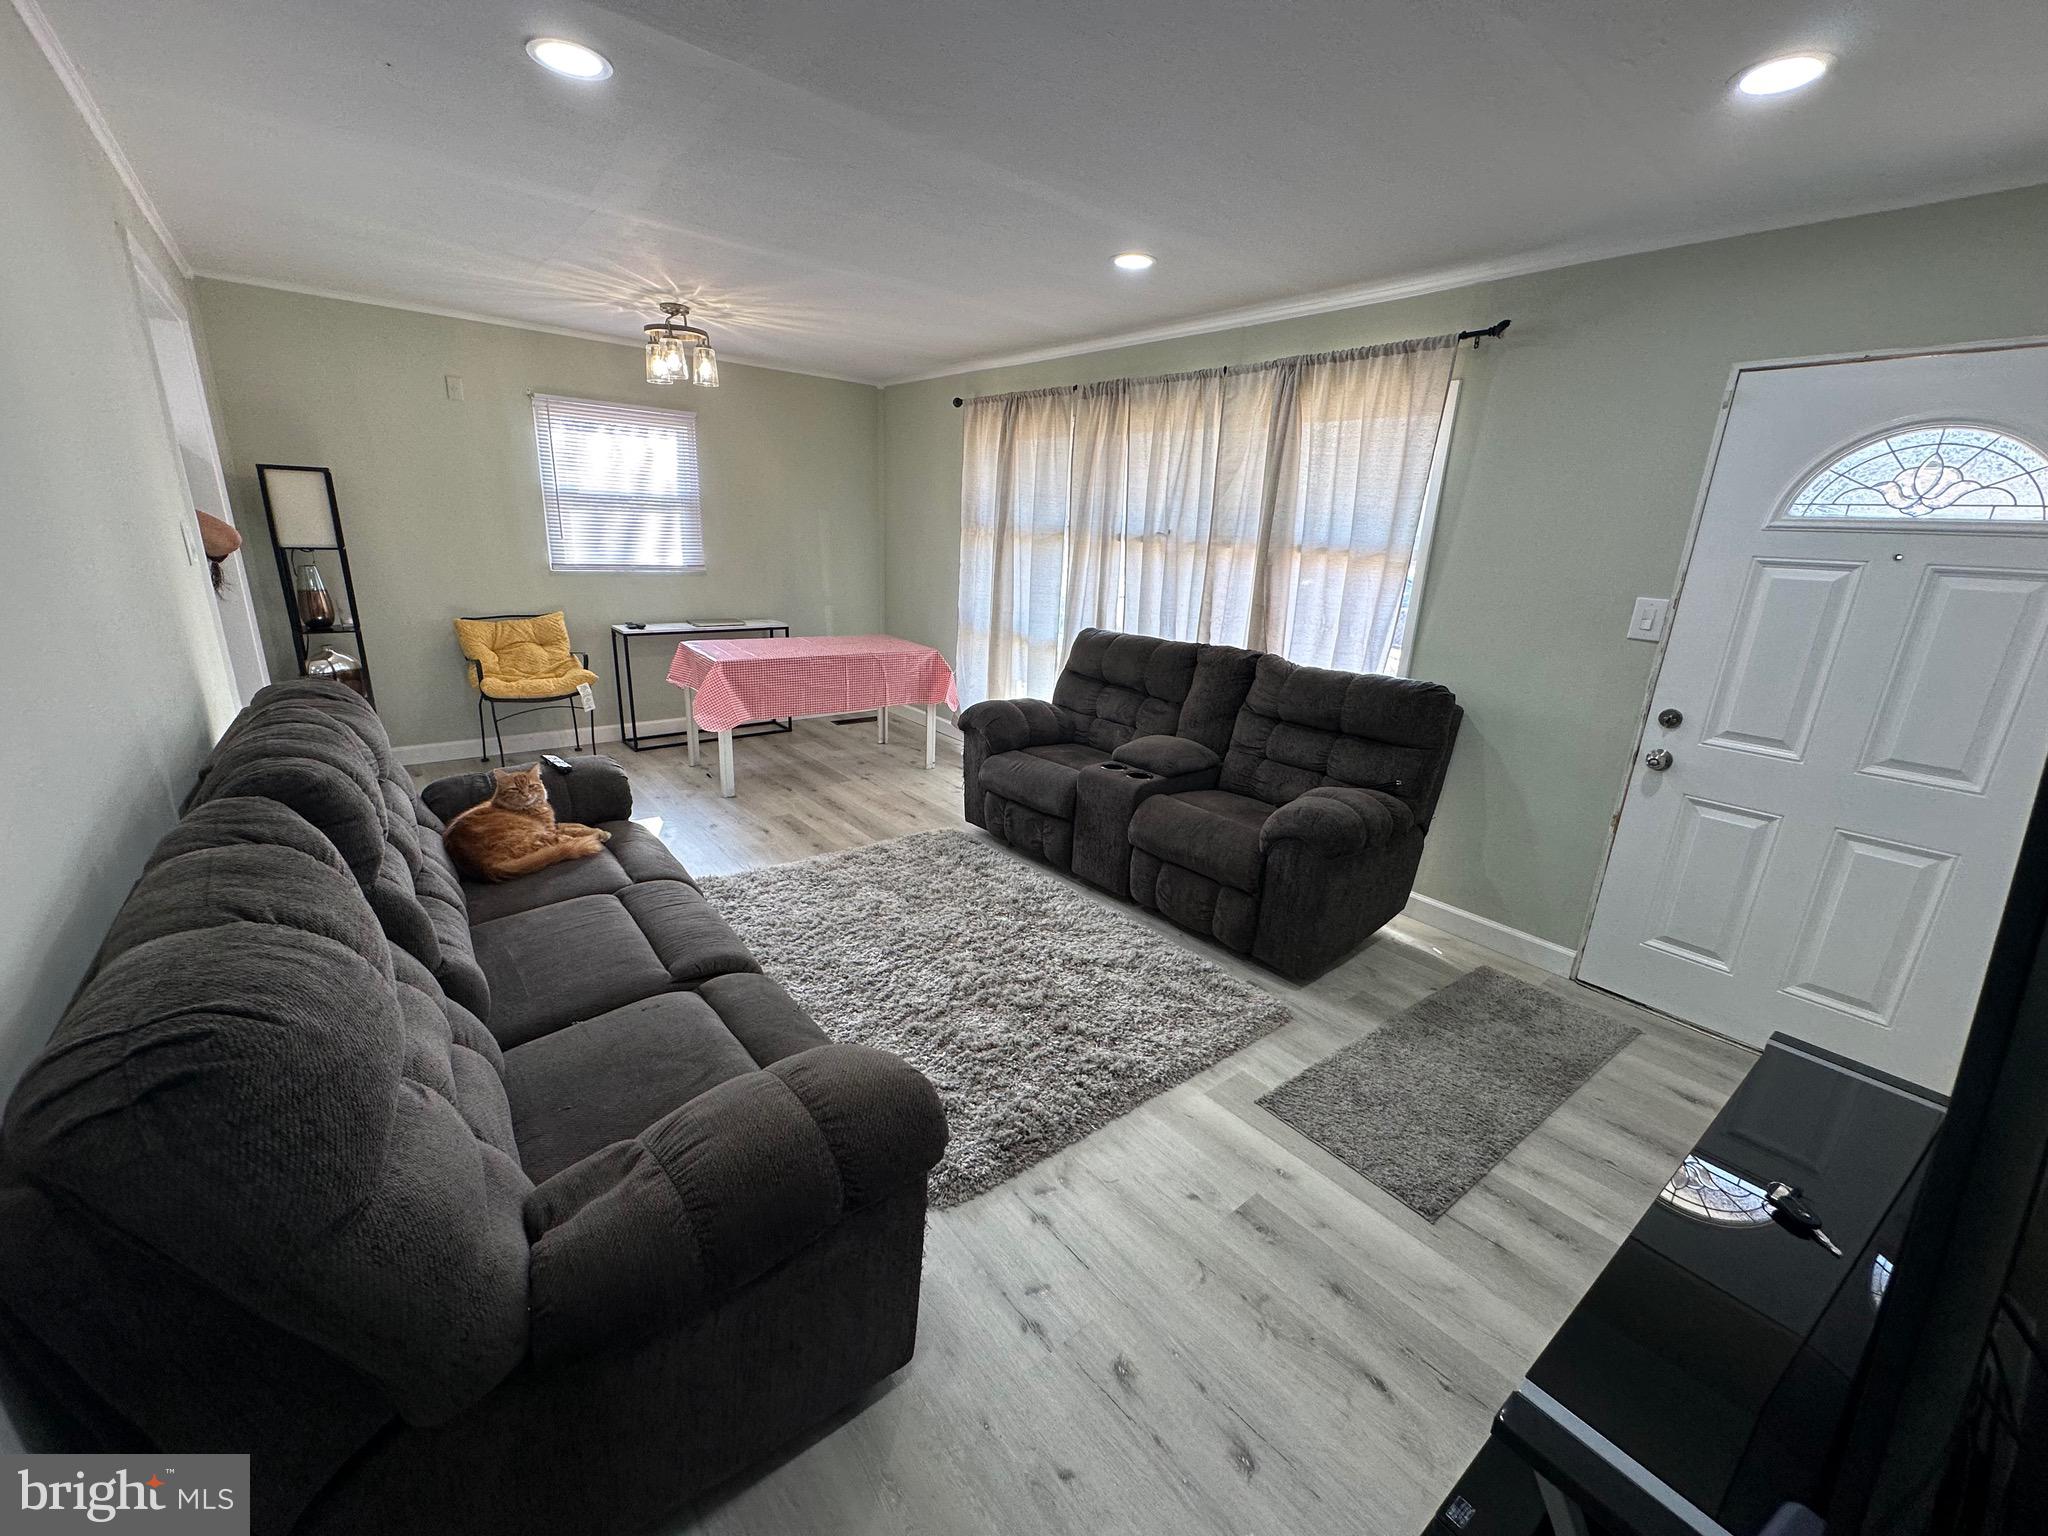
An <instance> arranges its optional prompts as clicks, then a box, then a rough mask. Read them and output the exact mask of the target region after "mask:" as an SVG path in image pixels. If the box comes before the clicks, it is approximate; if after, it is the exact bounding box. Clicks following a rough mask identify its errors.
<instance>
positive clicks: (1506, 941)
mask: <svg viewBox="0 0 2048 1536" xmlns="http://www.w3.org/2000/svg"><path fill="white" fill-rule="evenodd" d="M1405 915H1406V916H1409V917H1412V918H1414V919H1415V921H1417V922H1418V923H1427V924H1429V926H1430V927H1432V928H1441V929H1443V931H1444V932H1445V933H1448V934H1453V935H1455V936H1456V937H1458V938H1461V939H1470V940H1471V941H1472V942H1473V943H1474V944H1484V945H1485V946H1486V947H1487V948H1488V949H1497V950H1499V951H1500V952H1501V953H1502V954H1504V955H1507V956H1508V957H1510V958H1511V959H1515V960H1520V961H1522V962H1523V963H1524V964H1525V965H1534V966H1538V967H1540V968H1542V969H1543V970H1546V971H1549V972H1550V973H1551V974H1552V975H1554V976H1569V975H1570V974H1571V970H1572V960H1573V959H1574V958H1575V957H1576V954H1577V952H1576V951H1575V950H1571V949H1567V948H1566V947H1565V946H1564V945H1562V944H1553V943H1552V942H1551V941H1550V940H1548V939H1539V938H1538V937H1536V935H1535V934H1533V933H1525V932H1523V931H1522V930H1521V929H1520V928H1510V927H1509V926H1508V925H1507V924H1506V923H1497V922H1495V921H1494V920H1493V919H1492V918H1490V917H1481V916H1480V915H1479V914H1478V913H1477V912H1467V911H1466V910H1465V909H1464V908H1463V907H1454V906H1452V905H1451V904H1450V903H1449V902H1447V901H1438V900H1437V899H1436V898H1435V897H1434V896H1424V895H1421V894H1419V893H1417V894H1411V895H1410V896H1409V898H1408V905H1407V907H1406V908H1405Z"/></svg>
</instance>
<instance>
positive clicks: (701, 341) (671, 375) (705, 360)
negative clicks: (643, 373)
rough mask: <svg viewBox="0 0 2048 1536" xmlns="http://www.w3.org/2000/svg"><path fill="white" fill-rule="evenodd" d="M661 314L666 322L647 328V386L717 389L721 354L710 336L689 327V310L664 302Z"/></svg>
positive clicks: (671, 300)
mask: <svg viewBox="0 0 2048 1536" xmlns="http://www.w3.org/2000/svg"><path fill="white" fill-rule="evenodd" d="M661 312H662V314H664V315H665V316H667V318H666V319H663V320H657V321H655V322H654V324H652V325H650V326H648V327H647V382H648V383H650V384H695V385H697V386H698V387H699V388H700V389H716V388H718V354H717V353H716V352H714V351H712V350H711V337H710V334H709V333H708V332H706V331H705V329H704V328H703V327H702V326H700V325H692V324H690V306H689V305H687V304H684V303H680V302H678V301H677V300H674V299H664V300H663V301H662V305H661Z"/></svg>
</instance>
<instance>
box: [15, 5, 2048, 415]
mask: <svg viewBox="0 0 2048 1536" xmlns="http://www.w3.org/2000/svg"><path fill="white" fill-rule="evenodd" d="M41 5H42V9H43V11H44V12H45V13H47V16H48V19H49V21H50V23H51V24H52V25H53V26H54V29H55V32H56V34H57V36H58V38H59V39H60V41H61V43H62V44H63V46H64V47H65V48H66V49H67V50H68V51H69V53H70V54H71V56H72V57H73V59H74V60H75V61H76V64H77V66H78V69H79V71H80V73H81V75H82V77H83V80H84V83H85V85H86V87H87V89H88V91H89V92H90V94H91V95H92V96H93V97H94V98H95V99H96V100H97V102H98V104H99V106H100V107H101V109H102V110H103V112H104V114H105V116H106V119H107V121H108V123H109V125H110V126H111V128H112V130H113V133H114V136H115V138H116V139H117V140H118V142H119V143H120V145H121V146H122V148H123V149H125V151H126V152H127V155H128V158H129V159H130V160H131V161H132V162H133V164H134V166H135V169H136V171H137V173H138V175H139V177H140V179H141V182H142V185H143V186H144V187H145V188H146V190H147V192H148V194H149V195H150V197H151V199H152V200H153V201H154V202H155V204H156V205H157V207H158V208H159V209H160V210H161V212H162V215H163V217H164V219H165V220H166V222H167V223H168V226H169V229H170V231H171V233H172V235H173V236H174V237H175V240H176V243H177V245H178V246H179V248H180V249H181V250H182V252H183V254H184V256H185V258H186V259H187V260H188V261H189V262H190V264H191V265H192V266H193V267H194V268H195V269H197V270H198V271H201V272H205V273H210V274H214V275H220V276H230V277H238V278H244V279H249V280H254V281H259V282H268V283H277V284H282V285H288V286H295V287H305V288H310V289H314V290H320V291H330V292H335V293H341V294H347V295H352V296H359V297H362V298H367V299H373V300H382V301H386V302H393V303H402V304H413V305H418V306H421V307H427V308H438V309H444V310H448V311H453V312H463V313H474V314H479V315H485V316H493V317H500V318H504V319H509V320H515V321H521V322H526V323H533V324H542V325H549V326H560V327H566V328H569V329H573V330H577V331H585V332H597V333H603V334H606V335H614V336H619V337H622V338H623V337H632V336H635V335H637V333H638V327H639V326H640V325H641V324H642V323H644V322H645V321H646V320H648V319H651V318H653V315H652V314H651V312H650V311H651V300H652V299H653V298H654V297H656V296H657V295H664V294H667V293H670V292H675V293H679V294H681V295H683V296H685V297H688V298H690V299H691V300H692V301H693V302H694V303H697V304H698V305H699V308H698V317H699V318H700V319H703V320H705V321H707V322H708V323H709V325H710V327H711V329H712V332H713V336H714V339H715V340H716V341H717V342H718V343H719V345H720V350H721V352H722V353H723V354H725V355H727V356H729V357H731V358H734V359H736V360H742V361H752V362H759V363H765V364H769V365H772V366H777V367H785V368H796V369H803V370H809V371H814V372H820V373H830V374H835V375H840V376H843V377H849V378H859V379H867V380H884V379H896V378H904V377H913V376H917V375H921V374H930V373H935V372H938V371H940V370H942V369H943V368H945V367H947V366H948V365H953V364H959V363H966V362H974V361H981V360H985V359H988V358H991V357H996V356H1002V355H1006V354H1012V353H1018V352H1028V351H1038V350H1045V349H1051V348H1056V347H1060V346H1064V345H1069V344H1074V343H1079V342H1085V341H1091V340H1095V339H1098V338H1109V337H1120V336H1124V335H1127V334H1131V333H1137V332H1144V331H1147V330H1155V329H1161V328H1171V327H1176V326H1179V327H1183V328H1187V329H1194V328H1199V327H1200V326H1201V325H1202V323H1203V322H1205V321H1213V320H1215V319H1217V318H1219V317H1221V316H1222V315H1224V314H1225V313H1229V312H1234V311H1237V310H1240V309H1245V308H1247V307H1262V308H1263V309H1264V310H1266V311H1269V312H1270V311H1271V310H1273V309H1274V308H1275V307H1278V308H1281V309H1285V308H1287V307H1289V306H1290V305H1292V306H1300V307H1306V303H1307V301H1309V300H1311V299H1312V298H1315V297H1316V296H1320V295H1326V294H1333V293H1338V292H1361V293H1362V292H1367V291H1371V290H1374V289H1376V288H1378V287H1381V286H1387V287H1395V286H1399V285H1403V284H1409V283H1413V284H1416V285H1418V286H1420V285H1421V284H1422V283H1424V282H1426V281H1427V280H1428V279H1430V278H1432V277H1442V276H1447V275H1450V274H1454V273H1455V274H1465V273H1470V272H1474V271H1486V270H1503V269H1505V270H1515V269H1520V270H1527V269H1529V268H1532V267H1536V266H1545V265H1553V264H1558V263H1561V262H1563V261H1566V260H1571V259H1576V258H1579V257H1583V256H1588V255H1596V254H1604V253H1609V252H1615V251H1621V250H1632V249H1645V248H1650V247H1654V246H1661V245H1675V244H1680V243H1683V242H1685V241H1688V240H1694V239H1701V238H1707V237H1711V236H1715V235H1721V234H1728V233H1733V232H1737V231H1743V230H1752V229H1762V228H1769V227H1773V226H1778V225H1785V224H1794V223H1802V222H1807V221H1810V220H1815V219H1821V218H1827V217H1832V216H1835V215H1839V214H1845V213H1854V212H1860V211H1864V210H1868V209H1873V208H1879V207H1890V206H1896V205H1900V204H1905V203H1917V202H1932V201H1935V200H1937V199H1941V198H1946V197H1954V196H1961V195H1964V194H1967V193H1970V192H1975V191H1984V190H1991V189H1993V188H1997V187H2005V186H2016V185H2021V184H2024V183H2028V182H2034V181H2041V180H2044V179H2048V110H2044V107H2048V96H2044V94H2043V81H2044V74H2048V3H2043V0H1939V3H1936V0H1121V3H1093V4H1089V3H1083V0H887V3H884V0H832V3H826V0H769V3H760V0H753V3H750V0H613V3H610V4H579V3H575V0H146V3H143V4H138V3H137V0H41ZM543 33H551V34H559V35H563V36H567V37H573V38H576V39H578V40H580V41H583V42H587V43H589V44H591V45H592V46H594V47H596V48H598V49H600V50H602V51H603V52H605V53H606V54H608V55H609V56H610V57H611V59H612V60H613V62H614V64H615V65H616V68H617V73H616V75H615V76H614V77H613V78H612V79H611V80H610V81H608V82H606V83H604V84H602V85H594V86H593V85H580V84H575V83H571V82H568V81H563V80H558V79H556V78H554V77H552V76H550V75H547V74H545V73H543V72H542V71H541V70H540V69H538V68H537V67H536V66H535V65H533V64H532V63H531V62H530V61H529V60H528V59H527V57H526V55H525V53H524V51H523V44H524V42H525V40H526V39H527V38H528V37H529V36H532V35H535V34H543ZM1796 48H1820V49H1825V50H1828V51H1831V52H1833V53H1835V54H1837V55H1839V57H1840V61H1841V62H1840V64H1839V66H1838V68H1837V69H1836V71H1835V73H1834V74H1833V75H1832V76H1830V77H1829V78H1828V79H1826V80H1824V81H1823V82H1822V83H1821V84H1820V85H1819V86H1817V87H1815V88H1813V89H1812V90H1809V91H1806V92H1802V93H1800V94H1798V95H1795V96H1791V97H1786V98H1781V99H1778V100H1774V101H1764V102H1758V101H1738V100H1734V99H1731V97H1730V94H1729V91H1728V84H1727V83H1728V80H1729V78H1730V77H1731V76H1732V75H1733V74H1735V72H1736V71H1738V70H1739V69H1741V68H1742V67H1743V66H1745V65H1747V64H1750V63H1752V62H1754V61H1756V60H1757V59H1760V58H1763V57H1765V56H1768V55H1771V54H1774V53H1781V52H1786V51H1790V50H1793V49H1796ZM1131 247H1141V248H1144V249H1147V250H1150V251H1152V252H1154V253H1156V254H1157V256H1158V258H1159V264H1158V266H1157V267H1155V268H1154V269H1153V270H1152V271H1151V272H1150V273H1147V274H1143V275H1141V276H1131V275H1128V274H1125V273H1121V272H1117V271H1115V270H1113V269H1112V268H1111V266H1110V264H1109V258H1110V256H1111V255H1112V254H1113V253H1115V252H1117V251H1120V250H1125V249H1129V248H1131ZM1494 318H1496V317H1495V316H1493V315H1490V314H1488V315H1477V314H1475V315H1473V316H1472V317H1471V319H1472V321H1473V323H1475V324H1479V323H1484V322H1486V321H1489V320H1492V319H1494Z"/></svg>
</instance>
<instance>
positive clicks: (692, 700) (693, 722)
mask: <svg viewBox="0 0 2048 1536" xmlns="http://www.w3.org/2000/svg"><path fill="white" fill-rule="evenodd" d="M683 718H684V720H685V721H687V722H688V723H687V725H686V726H685V727H684V728H685V729H686V730H687V731H688V732H689V733H690V766H691V767H692V768H694V767H696V766H697V760H698V759H697V690H696V689H694V688H685V689H684V690H683Z"/></svg>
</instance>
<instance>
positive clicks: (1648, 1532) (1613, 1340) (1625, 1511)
mask: <svg viewBox="0 0 2048 1536" xmlns="http://www.w3.org/2000/svg"><path fill="white" fill-rule="evenodd" d="M1945 1108H1946V1100H1944V1099H1942V1098H1941V1097H1939V1096H1938V1095H1935V1094H1931V1093H1929V1092H1927V1091H1926V1090H1925V1089H1922V1088H1918V1087H1915V1086H1914V1085H1912V1084H1910V1083H1904V1082H1901V1081H1899V1080H1897V1079H1895V1078H1891V1077H1888V1076H1886V1075H1884V1074H1882V1073H1879V1072H1876V1071H1873V1070H1871V1069H1870V1068H1867V1067H1863V1066H1859V1065H1858V1064H1856V1063H1854V1062H1851V1061H1847V1060H1844V1059H1843V1058H1841V1057H1838V1056H1835V1055H1833V1054H1831V1053H1829V1052H1826V1051H1822V1050H1819V1049H1816V1048H1814V1047H1812V1046H1807V1045H1803V1044H1800V1043H1799V1042H1797V1041H1794V1040H1790V1039H1787V1038H1785V1037H1784V1036H1774V1037H1773V1038H1772V1039H1771V1042H1770V1043H1769V1045H1767V1046H1766V1047H1765V1049H1764V1053H1763V1056H1762V1058H1761V1059H1760V1060H1759V1061H1758V1062H1757V1064H1756V1066H1754V1067H1753V1068H1751V1069H1750V1073H1749V1076H1748V1077H1746V1078H1744V1079H1743V1082H1742V1085H1741V1087H1739V1088H1737V1089H1736V1091H1735V1094H1734V1096H1733V1097H1732V1098H1730V1099H1729V1101H1728V1102H1727V1104H1726V1105H1724V1106H1723V1107H1722V1110H1721V1113H1720V1114H1719V1115H1718V1116H1717V1117H1715V1120H1714V1123H1713V1125H1712V1126H1710V1127H1709V1128H1708V1130H1707V1133H1706V1135H1704V1136H1703V1137H1701V1138H1700V1141H1699V1144H1698V1145H1697V1146H1696V1147H1695V1148H1694V1149H1693V1151H1692V1154H1691V1155H1690V1156H1689V1157H1687V1158H1686V1159H1685V1162H1684V1164H1683V1166H1682V1167H1681V1168H1680V1169H1679V1170H1678V1172H1677V1173H1676V1174H1674V1175H1673V1177H1672V1180H1671V1182H1670V1183H1669V1184H1668V1185H1666V1187H1665V1189H1664V1191H1663V1192H1662V1193H1661V1194H1660V1195H1659V1196H1658V1197H1657V1200H1656V1203H1655V1204H1653V1205H1652V1206H1651V1207H1650V1209H1649V1210H1648V1211H1647V1212H1646V1213H1644V1215H1643V1218H1642V1220H1641V1221H1639V1222H1637V1223H1636V1226H1635V1229H1634V1230H1633V1231H1632V1232H1631V1233H1630V1234H1629V1236H1628V1239H1627V1241H1625V1242H1624V1243H1623V1244H1622V1246H1621V1248H1620V1250H1619V1251H1618V1252H1617V1253H1616V1254H1615V1256H1614V1258H1613V1259H1612V1260H1611V1261H1610V1262H1609V1264H1608V1265H1607V1268H1606V1269H1604V1270H1602V1271H1601V1273H1600V1277H1599V1278H1598V1279H1597V1280H1595V1281H1594V1282H1593V1288H1592V1289H1591V1290H1590V1291H1588V1292H1587V1293H1586V1297H1585V1299H1584V1300H1583V1301H1581V1302H1580V1303H1579V1305H1578V1306H1577V1307H1576V1308H1574V1309H1573V1311H1572V1314H1571V1316H1570V1317H1568V1318H1567V1319H1566V1320H1565V1323H1564V1326H1563V1327H1562V1328H1560V1329H1559V1330H1558V1331H1557V1335H1556V1337H1555V1338H1553V1339H1552V1340H1551V1341H1550V1344H1549V1346H1548V1347H1547V1348H1546V1349H1545V1350H1544V1351H1543V1353H1542V1354H1541V1355H1540V1356H1539V1357H1538V1358H1537V1361H1536V1363H1535V1365H1533V1366H1532V1367H1530V1370H1529V1375H1528V1378H1527V1379H1526V1380H1525V1381H1523V1383H1522V1385H1521V1386H1520V1387H1519V1388H1518V1389H1517V1390H1516V1391H1515V1392H1514V1393H1513V1394H1511V1395H1510V1396H1509V1398H1508V1400H1507V1402H1506V1403H1505V1404H1504V1405H1503V1406H1502V1408H1501V1410H1500V1413H1499V1415H1498V1416H1497V1417H1496V1418H1495V1420H1494V1424H1493V1433H1492V1436H1491V1437H1490V1438H1489V1439H1488V1441H1487V1443H1486V1446H1485V1447H1484V1448H1483V1449H1482V1450H1481V1452H1480V1454H1479V1456H1478V1458H1477V1459H1476V1460H1475V1461H1474V1462H1473V1464H1472V1466H1471V1467H1470V1468H1469V1469H1468V1470H1467V1472H1466V1474H1465V1476H1464V1477H1463V1478H1462V1479H1460V1481H1459V1484H1458V1486H1457V1488H1456V1489H1454V1490H1453V1492H1452V1494H1451V1496H1450V1498H1449V1499H1448V1500H1446V1501H1445V1503H1444V1504H1443V1506H1442V1507H1441V1508H1440V1509H1439V1511H1438V1513H1437V1516H1436V1518H1435V1520H1434V1521H1432V1522H1431V1524H1430V1527H1429V1531H1430V1536H1503V1533H1514V1536H1536V1533H1539V1532H1553V1533H1555V1536H1587V1533H1589V1532H1594V1533H1614V1536H1624V1533H1625V1536H1635V1533H1645V1536H1763V1533H1766V1532H1768V1533H1769V1536H1778V1533H1780V1532H1785V1533H1790V1532H1796V1531H1801V1530H1811V1529H1816V1528H1817V1522H1814V1521H1813V1520H1812V1517H1811V1516H1809V1515H1808V1514H1807V1511H1808V1510H1810V1509H1812V1508H1814V1507H1816V1506H1818V1505H1820V1504H1821V1503H1822V1502H1823V1501H1824V1497H1825V1493H1826V1490H1827V1487H1828V1478H1829V1476H1830V1473H1831V1471H1832V1466H1831V1455H1832V1450H1833V1447H1834V1445H1835V1443H1836V1438H1837V1435H1838V1433H1839V1431H1840V1430H1841V1427H1842V1424H1843V1420H1844V1416H1845V1414H1846V1413H1847V1411H1848V1407H1849V1403H1850V1393H1851V1388H1852V1385H1853V1383H1854V1381H1855V1379H1856V1374H1857V1371H1858V1369H1859V1367H1860V1365H1861V1363H1862V1360H1863V1355H1864V1350H1865V1347H1866V1346H1867V1345H1868V1344H1869V1342H1870V1337H1871V1333H1872V1330H1873V1328H1874V1327H1875V1325H1876V1322H1877V1313H1878V1308H1879V1306H1880V1305H1881V1304H1882V1302H1883V1300H1884V1295H1885V1289H1886V1286H1887V1284H1888V1282H1889V1280H1890V1278H1891V1272H1892V1261H1893V1259H1894V1257H1895V1256H1896V1255H1897V1254H1898V1252H1899V1246H1900V1243H1901V1241H1902V1240H1903V1238H1904V1235H1905V1226H1906V1221H1907V1218H1908V1216H1909V1215H1910V1213H1911V1210H1912V1204H1913V1198H1914V1196H1915V1194H1916V1193H1917V1192H1918V1189H1919V1184H1920V1179H1921V1176H1922V1171H1923V1168H1924V1166H1925V1162H1926V1156H1927V1152H1928V1148H1929V1147H1930V1145H1931V1144H1932V1142H1933V1140H1934V1133H1935V1131H1936V1130H1937V1129H1938V1128H1939V1126H1940V1124H1941V1121H1942V1117H1943V1113H1944V1111H1945ZM1779 1182H1782V1183H1784V1184H1788V1185H1793V1186H1796V1187H1797V1188H1798V1189H1799V1190H1800V1191H1801V1192H1802V1196H1803V1199H1804V1201H1805V1202H1806V1204H1807V1205H1809V1206H1810V1207H1811V1209H1812V1214H1813V1215H1814V1216H1816V1217H1818V1218H1819V1221H1820V1224H1821V1230H1822V1231H1823V1232H1824V1233H1825V1234H1826V1236H1827V1238H1828V1239H1829V1240H1830V1241H1831V1242H1832V1244H1833V1245H1834V1247H1835V1248H1838V1249H1839V1250H1840V1252H1839V1253H1837V1252H1833V1251H1830V1249H1829V1247H1827V1246H1826V1245H1824V1244H1822V1243H1821V1242H1819V1241H1816V1240H1815V1239H1814V1238H1812V1237H1810V1236H1805V1235H1802V1234H1801V1233H1800V1231H1799V1230H1798V1229H1797V1226H1796V1223H1793V1222H1788V1221H1787V1220H1786V1213H1785V1212H1784V1211H1783V1210H1779V1211H1775V1212H1774V1209H1773V1206H1772V1203H1771V1202H1770V1200H1769V1198H1768V1192H1769V1190H1770V1188H1771V1186H1772V1185H1773V1184H1774V1183H1779ZM1781 1204H1782V1202H1781Z"/></svg>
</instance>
